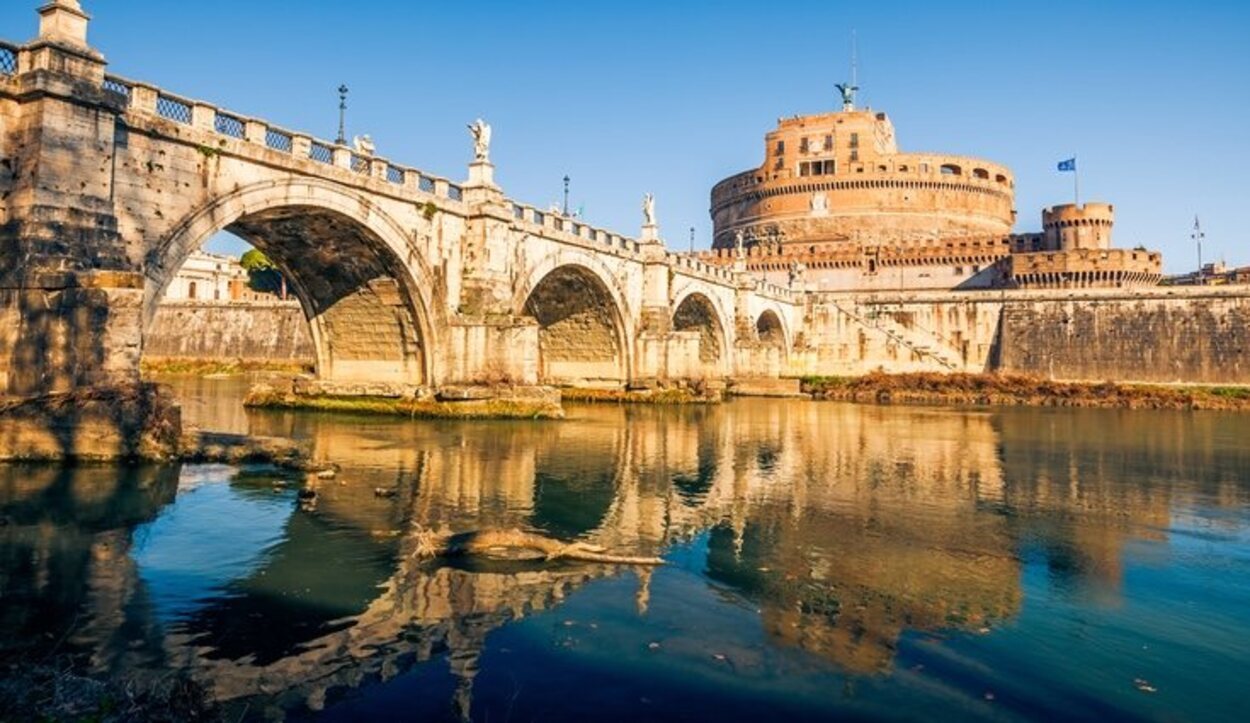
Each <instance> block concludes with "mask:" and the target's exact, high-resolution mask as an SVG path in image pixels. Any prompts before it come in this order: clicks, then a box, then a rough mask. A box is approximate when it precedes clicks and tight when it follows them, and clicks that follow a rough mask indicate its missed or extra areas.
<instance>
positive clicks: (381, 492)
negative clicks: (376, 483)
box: [373, 487, 395, 498]
mask: <svg viewBox="0 0 1250 723" xmlns="http://www.w3.org/2000/svg"><path fill="white" fill-rule="evenodd" d="M373 496H374V497H384V498H385V497H394V496H395V490H388V489H386V488H385V487H374V488H373Z"/></svg>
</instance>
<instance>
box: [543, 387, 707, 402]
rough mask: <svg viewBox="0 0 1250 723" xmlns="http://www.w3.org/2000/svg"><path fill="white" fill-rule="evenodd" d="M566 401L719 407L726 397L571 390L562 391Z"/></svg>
mask: <svg viewBox="0 0 1250 723" xmlns="http://www.w3.org/2000/svg"><path fill="white" fill-rule="evenodd" d="M561 394H562V395H563V398H564V399H563V400H564V401H565V402H576V403H579V404H658V405H678V406H681V405H686V404H719V403H721V402H723V401H724V399H725V396H724V393H723V392H722V391H721V390H717V389H709V388H698V387H684V386H683V387H671V388H667V389H586V388H580V387H570V388H567V389H563V390H561Z"/></svg>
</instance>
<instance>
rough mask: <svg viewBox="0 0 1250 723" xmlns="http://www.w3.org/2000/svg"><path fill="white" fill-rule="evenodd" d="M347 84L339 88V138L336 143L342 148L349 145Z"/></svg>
mask: <svg viewBox="0 0 1250 723" xmlns="http://www.w3.org/2000/svg"><path fill="white" fill-rule="evenodd" d="M347 92H348V89H347V84H346V83H344V84H343V85H340V86H339V137H338V138H337V139H336V140H335V141H334V142H335V143H337V144H339V145H340V146H345V145H347Z"/></svg>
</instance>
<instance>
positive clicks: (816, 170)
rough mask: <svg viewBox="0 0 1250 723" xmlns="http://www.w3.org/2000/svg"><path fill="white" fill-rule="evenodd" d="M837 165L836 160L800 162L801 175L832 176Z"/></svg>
mask: <svg viewBox="0 0 1250 723" xmlns="http://www.w3.org/2000/svg"><path fill="white" fill-rule="evenodd" d="M836 167H837V164H836V163H835V162H834V161H804V162H803V163H800V164H799V176H802V177H807V176H832V175H833V173H834V169H835V168H836Z"/></svg>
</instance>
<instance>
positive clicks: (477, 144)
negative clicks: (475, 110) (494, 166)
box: [469, 118, 491, 161]
mask: <svg viewBox="0 0 1250 723" xmlns="http://www.w3.org/2000/svg"><path fill="white" fill-rule="evenodd" d="M469 135H471V136H473V159H474V160H476V161H489V160H490V135H491V130H490V124H489V123H487V122H486V121H484V120H482V119H481V118H478V119H477V120H475V121H473V123H472V124H470V125H469Z"/></svg>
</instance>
